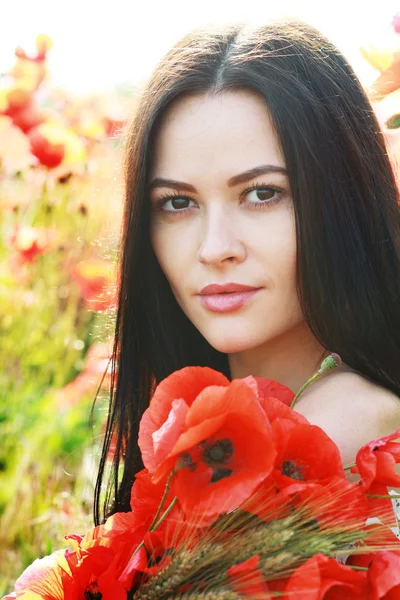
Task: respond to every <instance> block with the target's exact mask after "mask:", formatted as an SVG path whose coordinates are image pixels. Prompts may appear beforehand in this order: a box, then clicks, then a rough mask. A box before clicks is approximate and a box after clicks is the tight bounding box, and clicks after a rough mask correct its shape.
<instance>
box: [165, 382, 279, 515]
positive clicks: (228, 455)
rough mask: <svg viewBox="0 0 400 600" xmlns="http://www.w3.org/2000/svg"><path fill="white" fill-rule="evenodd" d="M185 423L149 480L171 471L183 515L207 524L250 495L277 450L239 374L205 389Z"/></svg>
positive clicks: (272, 461) (260, 412)
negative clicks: (227, 383) (230, 379)
mask: <svg viewBox="0 0 400 600" xmlns="http://www.w3.org/2000/svg"><path fill="white" fill-rule="evenodd" d="M184 427H185V430H184V431H183V433H181V435H180V436H179V438H178V440H177V442H176V444H175V445H174V447H173V449H172V450H171V452H170V453H169V456H168V458H166V459H165V460H164V461H163V462H162V463H161V464H160V465H159V467H158V468H157V469H156V471H155V474H154V481H155V482H156V481H160V480H164V481H165V479H166V477H167V476H168V474H169V473H170V472H171V471H172V470H175V471H176V474H175V475H174V477H173V478H172V484H171V487H172V490H173V492H174V493H175V494H176V496H177V497H178V500H179V502H180V504H181V506H182V509H183V511H184V513H185V516H186V518H188V519H190V520H193V519H194V520H195V521H196V518H199V517H200V519H201V521H198V523H199V524H201V525H206V524H208V523H209V522H211V521H212V520H213V517H215V516H217V515H219V514H221V513H224V512H227V511H229V510H231V509H234V508H236V507H238V506H239V505H240V504H241V503H242V502H244V501H245V500H246V499H247V498H249V496H250V495H251V494H252V492H253V491H254V490H255V488H256V487H257V485H258V484H259V483H260V482H261V481H263V480H264V479H265V478H266V477H268V475H269V474H270V472H271V470H272V467H273V464H274V460H275V456H276V450H275V448H274V445H273V443H272V438H271V433H270V424H269V421H268V419H267V417H266V415H265V413H264V411H263V410H262V407H261V406H260V403H259V402H258V400H257V398H256V396H255V394H254V392H253V390H252V389H251V388H250V387H249V386H248V385H246V384H245V383H244V382H243V381H242V380H239V379H237V380H234V381H233V382H232V383H231V384H230V385H229V386H228V387H225V386H209V387H207V388H206V389H204V390H203V392H201V393H200V394H199V395H198V396H197V398H196V399H195V400H194V402H193V403H192V405H191V406H190V408H189V409H188V411H187V414H186V418H185V421H184ZM249 439H251V444H249V443H248V440H249Z"/></svg>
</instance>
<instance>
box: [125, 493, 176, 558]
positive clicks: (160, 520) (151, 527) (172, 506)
mask: <svg viewBox="0 0 400 600" xmlns="http://www.w3.org/2000/svg"><path fill="white" fill-rule="evenodd" d="M177 500H178V498H177V497H176V496H175V497H174V499H173V500H172V502H171V504H170V505H169V506H168V508H167V509H166V510H165V512H164V513H163V515H162V516H161V517H160V519H159V520H158V521H157V523H156V524H155V525H153V523H152V524H151V526H150V528H149V531H155V530H156V529H157V527H158V526H159V525H161V523H162V522H163V521H164V519H165V517H166V516H167V515H168V514H169V513H170V512H171V510H172V509H173V508H174V506H175V504H176V502H177ZM153 522H154V519H153ZM143 546H144V540H142V541H141V542H140V544H139V546H137V547H136V549H135V551H134V553H133V554H132V556H131V557H130V559H129V562H131V560H132V559H133V558H134V557H135V556H136V554H137V553H138V552H139V550H140V548H143ZM128 564H129V563H128Z"/></svg>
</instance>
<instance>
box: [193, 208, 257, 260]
mask: <svg viewBox="0 0 400 600" xmlns="http://www.w3.org/2000/svg"><path fill="white" fill-rule="evenodd" d="M246 255H247V252H246V247H245V244H244V242H243V241H242V240H241V239H240V236H238V233H237V231H236V228H235V223H234V222H233V216H232V215H230V214H227V212H226V211H223V210H222V208H220V207H218V208H215V209H214V210H210V213H209V214H208V215H206V216H205V217H204V222H203V228H202V231H201V241H200V246H199V250H198V254H197V258H198V260H199V261H200V262H201V263H202V264H204V265H208V266H221V265H222V264H223V263H228V262H229V263H231V262H237V263H240V262H242V261H243V260H244V259H245V258H246Z"/></svg>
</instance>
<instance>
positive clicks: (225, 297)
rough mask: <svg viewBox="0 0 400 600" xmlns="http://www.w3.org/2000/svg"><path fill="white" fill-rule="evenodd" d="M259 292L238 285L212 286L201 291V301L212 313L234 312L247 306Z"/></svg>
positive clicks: (252, 288)
mask: <svg viewBox="0 0 400 600" xmlns="http://www.w3.org/2000/svg"><path fill="white" fill-rule="evenodd" d="M259 290H260V288H254V287H250V286H248V285H241V284H238V283H227V284H225V285H218V284H212V285H208V286H206V287H205V288H203V289H202V290H201V292H200V301H201V303H202V304H203V306H204V307H205V308H208V310H211V311H212V312H219V313H222V312H232V311H234V310H238V309H239V308H241V307H242V306H243V305H244V304H246V302H248V301H249V300H250V299H251V298H252V297H253V296H254V295H255V294H256V293H257V292H258V291H259Z"/></svg>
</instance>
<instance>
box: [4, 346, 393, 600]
mask: <svg viewBox="0 0 400 600" xmlns="http://www.w3.org/2000/svg"><path fill="white" fill-rule="evenodd" d="M329 359H330V362H329V360H328V362H325V363H323V365H324V364H325V366H326V365H328V368H329V367H331V366H332V365H333V366H334V364H335V362H334V359H332V357H329ZM332 360H333V363H332ZM324 368H325V367H324ZM324 368H322V370H324ZM296 397H297V396H296ZM294 400H295V396H294V394H293V393H292V392H291V391H290V390H289V389H288V388H286V387H284V386H282V385H280V384H278V383H277V382H275V381H271V380H267V379H262V378H258V377H247V378H245V379H236V380H233V381H229V380H228V379H227V378H226V377H225V376H224V375H222V374H221V373H219V372H217V371H214V370H212V369H209V368H206V367H187V368H185V369H182V370H180V371H176V372H175V373H173V374H172V375H171V376H169V377H167V378H166V379H165V380H164V381H162V382H161V383H160V384H159V386H158V387H157V389H156V391H155V393H154V395H153V397H152V400H151V403H150V406H149V408H148V409H147V410H146V412H145V413H144V415H143V417H142V420H141V423H140V431H139V446H140V449H141V452H142V458H143V464H144V465H145V468H144V469H143V470H142V471H140V472H139V473H137V475H136V479H135V482H134V484H133V486H132V491H131V512H128V513H116V514H114V515H112V516H111V517H109V518H108V520H107V521H106V522H105V523H104V524H103V525H100V526H98V527H95V528H94V529H93V530H91V531H89V532H87V533H86V534H85V535H77V534H71V535H67V536H66V540H67V542H68V544H69V546H70V548H69V549H65V550H59V551H57V552H55V553H53V554H52V555H51V556H47V557H45V558H42V559H38V560H36V561H35V562H34V563H33V564H32V565H31V566H30V567H28V569H26V571H25V572H24V573H23V574H22V576H21V577H20V578H19V579H18V580H17V582H16V585H15V591H14V592H13V593H12V594H10V595H8V596H6V597H5V599H11V598H20V597H21V598H26V599H27V600H28V598H29V599H34V598H43V599H45V600H56V599H57V600H63V599H68V600H100V599H103V600H127V599H132V598H133V599H134V600H139V599H143V600H144V599H146V600H151V599H152V600H156V599H163V598H181V599H182V600H183V599H188V600H189V599H194V598H198V599H204V600H206V599H207V600H212V599H220V600H222V599H224V600H231V599H232V600H235V599H236V598H246V597H249V598H263V599H265V598H275V597H283V598H296V599H297V598H300V599H303V600H320V599H323V598H326V599H329V600H335V599H336V598H337V599H341V600H342V599H353V598H358V599H361V598H362V599H363V600H366V599H367V600H368V599H371V600H376V599H386V600H393V599H395V598H400V541H399V540H398V539H397V537H396V535H395V534H394V533H393V529H394V527H396V526H397V523H396V521H395V514H394V511H393V505H392V499H391V498H392V497H391V495H390V494H388V490H387V488H388V486H400V476H399V475H397V474H396V464H397V463H400V444H399V443H397V442H396V441H395V440H396V439H397V438H399V437H400V430H397V431H396V432H394V433H393V434H392V435H390V436H387V437H385V438H381V439H379V440H375V441H373V442H371V443H369V444H367V445H366V446H364V447H363V448H361V449H360V451H359V452H358V454H357V458H356V463H355V465H354V466H353V467H352V471H353V472H354V473H358V475H359V478H358V479H359V480H358V481H355V482H350V481H348V480H347V479H346V474H345V469H344V467H343V465H342V462H341V458H340V454H339V451H338V448H337V446H336V445H335V443H334V442H333V441H332V440H331V439H330V438H329V437H328V436H327V435H326V434H325V433H324V432H323V430H322V429H320V428H319V427H317V426H314V425H311V424H310V423H309V422H308V421H307V420H306V419H305V418H304V417H303V416H301V415H300V414H298V413H296V412H295V411H294V410H293V409H292V408H291V405H293V401H294ZM371 517H373V519H371ZM5 599H4V600H5Z"/></svg>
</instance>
